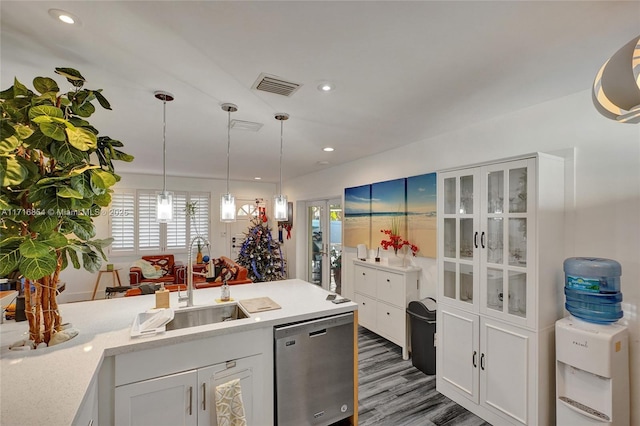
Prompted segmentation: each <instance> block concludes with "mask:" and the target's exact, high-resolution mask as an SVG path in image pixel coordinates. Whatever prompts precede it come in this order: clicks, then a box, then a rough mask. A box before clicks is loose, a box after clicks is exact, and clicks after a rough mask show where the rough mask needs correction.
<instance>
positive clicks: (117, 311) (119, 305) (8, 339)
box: [0, 279, 357, 426]
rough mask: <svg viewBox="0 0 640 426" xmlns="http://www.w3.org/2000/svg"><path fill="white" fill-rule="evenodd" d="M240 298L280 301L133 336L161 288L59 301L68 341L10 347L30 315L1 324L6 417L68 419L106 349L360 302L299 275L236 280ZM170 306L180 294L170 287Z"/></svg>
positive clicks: (201, 301)
mask: <svg viewBox="0 0 640 426" xmlns="http://www.w3.org/2000/svg"><path fill="white" fill-rule="evenodd" d="M230 288H231V297H232V298H233V299H234V300H235V301H238V300H243V299H251V298H254V297H264V296H267V297H270V298H271V299H273V300H274V301H275V302H276V303H278V304H279V305H280V306H281V307H282V308H281V309H276V310H271V311H265V312H260V313H254V314H251V317H250V318H246V319H239V320H235V321H229V322H223V323H217V324H210V325H203V326H198V327H191V328H185V329H181V330H173V331H167V332H165V333H161V334H158V335H154V336H145V337H136V338H132V337H130V329H131V324H132V323H133V320H134V317H135V316H136V315H137V314H138V313H139V312H145V311H147V310H149V309H152V308H154V306H155V295H153V294H150V295H143V296H136V297H126V298H115V299H107V300H94V301H89V302H80V303H68V304H63V305H60V314H61V315H62V322H63V323H71V324H72V326H73V327H74V328H77V329H78V330H79V331H80V334H79V335H78V336H76V337H75V338H73V339H71V340H70V341H67V342H64V343H61V344H60V345H57V346H53V347H50V348H46V349H42V350H34V351H26V352H23V351H20V352H18V351H10V350H9V349H8V347H9V345H10V344H11V343H13V342H15V341H17V340H20V339H23V338H25V336H26V335H27V332H28V324H27V322H26V321H24V322H19V323H16V322H15V321H5V323H4V324H2V325H0V406H1V407H0V424H2V425H3V426H9V425H30V426H31V425H39V424H42V425H53V426H58V425H60V426H63V425H70V424H72V422H73V419H74V417H75V415H76V412H77V411H78V409H79V408H80V406H81V404H82V399H83V397H84V395H85V393H86V391H87V389H88V388H89V386H90V384H91V381H92V380H93V379H94V376H97V372H98V370H99V368H100V365H101V363H102V360H103V358H104V357H105V356H112V355H117V354H122V353H127V352H132V351H138V350H143V349H150V348H155V347H160V346H165V345H167V344H175V343H181V342H187V341H191V340H198V339H202V338H206V337H212V336H216V335H223V334H228V333H233V332H237V331H244V330H251V329H256V328H263V327H273V326H274V325H278V324H285V323H288V322H294V321H303V320H307V319H312V318H317V317H321V316H327V315H336V314H340V313H344V312H351V311H354V310H356V309H357V305H356V304H355V303H353V302H348V303H342V304H334V303H331V302H330V301H327V300H325V298H326V295H327V294H329V293H328V292H327V291H325V290H323V289H322V288H320V287H318V286H316V285H313V284H310V283H308V282H306V281H302V280H298V279H293V280H285V281H276V282H269V283H254V284H243V285H235V286H231V287H230ZM193 296H194V305H196V306H200V305H211V304H215V303H216V302H215V299H216V298H219V297H220V288H219V287H216V288H207V289H200V290H195V291H194V295H193ZM170 297H171V307H172V308H177V307H178V306H183V305H184V302H182V303H180V304H178V294H177V293H171V295H170Z"/></svg>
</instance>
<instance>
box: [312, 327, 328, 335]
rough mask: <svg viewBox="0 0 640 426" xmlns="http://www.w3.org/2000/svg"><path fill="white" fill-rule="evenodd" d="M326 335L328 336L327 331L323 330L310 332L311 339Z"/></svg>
mask: <svg viewBox="0 0 640 426" xmlns="http://www.w3.org/2000/svg"><path fill="white" fill-rule="evenodd" d="M325 334H327V329H326V328H323V329H322V330H316V331H312V332H310V333H309V337H318V336H324V335H325Z"/></svg>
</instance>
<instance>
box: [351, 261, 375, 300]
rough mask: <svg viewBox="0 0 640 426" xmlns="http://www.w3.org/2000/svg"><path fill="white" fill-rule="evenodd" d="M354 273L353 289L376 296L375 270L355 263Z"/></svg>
mask: <svg viewBox="0 0 640 426" xmlns="http://www.w3.org/2000/svg"><path fill="white" fill-rule="evenodd" d="M354 274H355V277H354V286H355V291H356V292H358V293H362V294H367V295H369V296H372V297H376V270H375V269H371V268H365V267H363V266H360V265H356V266H355V268H354Z"/></svg>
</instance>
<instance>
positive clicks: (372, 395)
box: [358, 327, 491, 426]
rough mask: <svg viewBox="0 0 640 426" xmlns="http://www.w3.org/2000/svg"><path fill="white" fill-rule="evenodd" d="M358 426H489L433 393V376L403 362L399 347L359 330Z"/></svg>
mask: <svg viewBox="0 0 640 426" xmlns="http://www.w3.org/2000/svg"><path fill="white" fill-rule="evenodd" d="M358 355H359V358H358V386H359V387H358V399H359V401H358V402H359V411H358V416H359V423H358V424H359V425H360V426H369V425H377V426H453V425H455V426H491V425H490V424H489V423H487V422H485V421H484V420H482V419H481V418H479V417H477V416H476V415H474V414H473V413H471V412H469V411H467V410H466V409H464V408H463V407H461V406H459V405H458V404H456V403H455V402H453V401H451V400H450V399H449V398H447V397H445V396H444V395H442V394H441V393H439V392H437V391H436V376H435V375H434V376H428V375H426V374H424V373H423V372H422V371H420V370H418V369H417V368H415V367H414V366H413V365H412V363H411V360H408V361H405V360H403V359H402V351H401V349H400V347H399V346H397V345H395V344H393V343H391V342H389V341H387V340H385V339H383V338H382V337H380V336H378V335H377V334H375V333H373V332H371V331H369V330H367V329H365V328H362V327H359V330H358Z"/></svg>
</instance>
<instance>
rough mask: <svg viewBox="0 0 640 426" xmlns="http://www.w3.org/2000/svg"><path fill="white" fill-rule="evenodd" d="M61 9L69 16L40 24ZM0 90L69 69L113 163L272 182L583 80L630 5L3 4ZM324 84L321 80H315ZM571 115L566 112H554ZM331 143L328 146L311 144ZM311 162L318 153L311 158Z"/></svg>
mask: <svg viewBox="0 0 640 426" xmlns="http://www.w3.org/2000/svg"><path fill="white" fill-rule="evenodd" d="M51 8H57V9H63V10H66V11H68V12H71V13H72V14H74V15H76V16H77V17H79V18H80V20H81V24H80V25H73V26H71V25H66V24H63V23H61V22H58V21H57V20H54V19H53V18H52V17H51V16H50V15H49V14H48V10H49V9H51ZM0 12H1V39H0V41H1V60H2V75H1V84H2V86H1V89H6V88H8V87H9V86H10V85H11V84H12V83H13V77H14V76H15V77H17V78H18V79H19V80H20V81H21V82H22V83H24V84H27V85H28V86H29V87H32V83H31V81H32V80H33V78H34V77H36V76H50V77H55V78H56V80H57V81H58V83H59V84H60V86H61V88H63V90H67V87H68V86H67V84H66V82H65V80H64V79H63V78H61V77H59V76H57V75H55V74H54V73H53V70H54V68H55V67H71V68H76V69H77V70H79V71H80V72H81V73H82V74H83V76H84V77H85V78H86V80H87V83H86V87H87V88H90V89H103V92H102V93H103V94H104V96H105V97H106V98H107V99H108V100H109V101H110V103H111V106H112V108H113V109H112V111H106V110H102V109H101V108H99V107H98V110H97V112H96V113H95V114H94V115H93V116H92V117H91V119H90V121H91V123H92V124H93V125H94V126H95V127H96V128H98V129H99V130H100V132H101V134H102V135H109V136H111V137H112V138H114V139H118V140H121V141H122V142H123V143H124V144H125V151H127V152H129V153H131V154H133V155H135V157H136V159H135V161H134V162H133V163H130V164H127V163H120V164H117V165H116V170H117V171H119V172H139V173H153V174H158V173H161V171H162V102H161V101H159V100H157V99H156V98H155V97H154V95H153V93H154V91H156V90H165V91H169V92H171V93H172V94H173V95H174V96H175V100H174V101H173V102H170V103H168V104H167V127H166V141H167V173H168V174H169V175H174V176H194V177H211V178H221V179H224V178H225V177H226V161H227V156H226V150H227V113H226V112H224V111H223V110H222V109H221V104H222V103H225V102H232V103H235V104H236V105H237V106H238V108H239V110H238V111H237V112H235V113H232V115H231V118H232V119H237V120H243V121H251V122H258V123H262V124H263V126H262V128H261V129H260V130H259V131H258V132H249V131H246V130H236V129H233V130H232V131H231V157H230V163H231V171H230V175H231V179H232V180H247V181H249V180H252V179H253V178H254V177H255V176H260V177H262V179H263V181H264V182H277V181H278V179H279V150H280V122H278V121H277V120H275V119H274V113H277V112H286V113H288V114H290V116H291V118H290V119H289V120H288V121H285V122H284V125H283V128H284V139H283V141H284V150H283V151H284V152H283V167H282V174H283V179H284V180H286V179H289V178H292V177H296V176H300V175H303V174H306V173H310V172H313V171H317V170H321V169H323V168H327V167H331V166H334V165H338V164H342V163H345V162H348V161H352V160H355V159H357V158H360V157H363V156H367V155H371V154H375V153H379V152H383V151H386V150H389V149H392V148H394V147H398V146H401V145H406V144H409V143H413V142H416V141H420V140H424V139H427V138H429V137H432V136H435V135H439V134H443V133H446V132H449V131H452V130H455V129H459V128H461V127H464V126H468V125H471V124H473V123H476V122H481V121H485V120H489V119H491V118H493V117H496V116H500V115H503V114H506V113H509V112H512V111H514V110H518V109H522V108H526V107H528V106H531V105H535V104H539V103H542V102H546V101H549V100H552V99H556V98H560V97H563V96H567V95H571V94H573V93H576V92H581V91H584V90H589V89H590V87H591V84H592V83H593V79H594V77H595V74H596V72H597V71H598V69H599V68H600V66H601V65H602V64H603V62H604V61H605V60H606V59H607V58H608V57H609V56H610V55H611V54H613V53H614V52H615V51H616V50H617V49H618V48H620V47H621V46H622V45H623V44H625V43H626V42H628V41H629V40H631V39H632V38H633V37H636V36H638V33H639V32H640V2H638V1H634V2H613V1H603V2H592V1H585V2H582V1H569V2H543V1H531V2H528V1H494V2H480V1H469V2H462V1H440V2H438V1H417V2H416V1H412V2H403V1H375V2H366V1H353V2H346V1H344V2H343V1H331V2H329V1H315V2H314V1H298V2H295V1H294V2H291V1H283V2H272V1H257V2H248V1H235V2H217V1H72V2H62V1H48V2H38V1H7V0H3V1H2V2H1V3H0ZM261 73H267V74H271V75H275V76H278V77H281V78H283V79H286V80H291V81H293V82H296V83H301V84H302V86H301V88H300V89H299V90H297V91H296V92H295V93H294V94H293V95H292V96H291V97H285V96H281V95H277V94H273V93H266V92H260V91H257V90H255V89H252V86H253V84H254V82H255V81H256V79H257V78H258V76H259V75H260V74H261ZM324 81H330V82H331V83H333V84H334V85H335V90H333V91H331V92H328V93H325V92H321V91H320V90H318V88H317V87H318V85H319V84H320V83H322V82H324ZM567 114H571V111H567ZM326 146H332V147H334V148H335V151H334V152H331V153H327V152H323V151H322V148H323V147H326ZM323 162H324V163H323Z"/></svg>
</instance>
